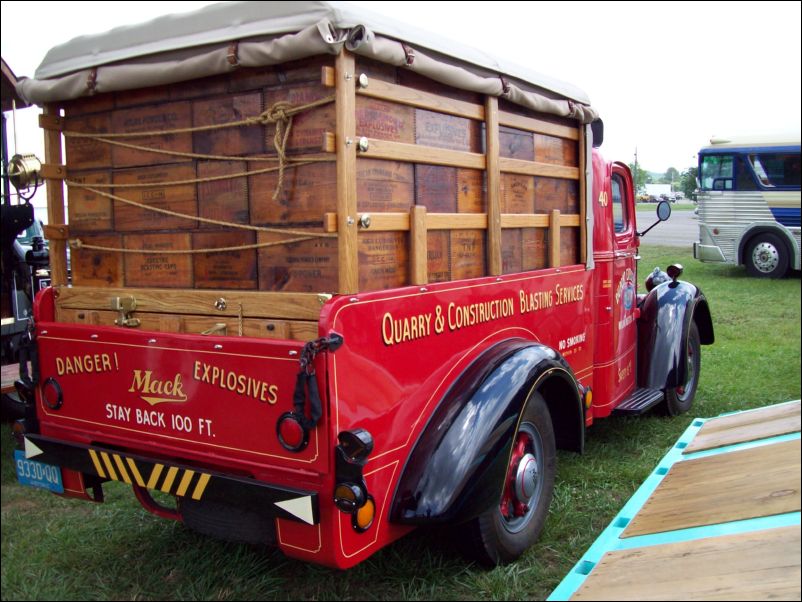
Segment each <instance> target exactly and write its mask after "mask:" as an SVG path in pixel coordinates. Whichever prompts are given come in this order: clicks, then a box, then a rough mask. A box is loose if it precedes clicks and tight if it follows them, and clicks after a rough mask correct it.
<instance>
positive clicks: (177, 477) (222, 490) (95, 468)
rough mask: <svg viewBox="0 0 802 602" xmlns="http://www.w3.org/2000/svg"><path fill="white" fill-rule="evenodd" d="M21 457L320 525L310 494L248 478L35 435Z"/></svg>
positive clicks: (315, 500) (314, 496)
mask: <svg viewBox="0 0 802 602" xmlns="http://www.w3.org/2000/svg"><path fill="white" fill-rule="evenodd" d="M25 454H26V457H27V458H28V459H30V460H35V461H37V462H41V463H43V464H50V465H54V466H60V467H63V468H68V469H70V470H75V471H78V472H81V473H83V474H88V475H94V476H97V477H98V478H100V479H101V480H105V481H108V480H112V481H121V482H125V483H128V484H129V485H132V486H136V487H140V488H144V489H151V490H158V491H162V492H164V493H167V494H171V495H175V496H178V497H186V498H188V499H193V500H208V501H212V502H217V503H220V504H226V503H228V504H232V503H234V504H236V505H237V506H239V507H243V508H246V509H250V510H253V511H254V512H258V513H260V514H262V515H263V516H272V517H275V518H283V519H287V520H291V521H295V522H300V523H304V524H308V525H317V524H318V523H319V522H320V512H319V505H318V494H317V492H315V491H308V490H303V489H291V488H288V487H281V486H277V485H269V484H267V483H262V482H261V481H256V480H254V479H247V478H240V477H233V476H230V475H224V474H220V473H217V472H212V471H202V470H198V469H197V468H195V467H191V466H186V465H181V464H175V463H172V462H170V463H168V462H158V461H155V460H153V459H152V458H144V457H142V456H136V455H129V454H122V453H120V452H119V451H116V450H111V449H107V448H103V447H97V446H91V447H90V446H86V445H79V444H76V443H65V442H63V441H59V440H56V439H51V438H49V437H43V436H41V435H31V434H28V435H26V436H25Z"/></svg>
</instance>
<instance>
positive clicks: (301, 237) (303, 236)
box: [67, 181, 337, 255]
mask: <svg viewBox="0 0 802 602" xmlns="http://www.w3.org/2000/svg"><path fill="white" fill-rule="evenodd" d="M67 183H68V184H69V185H72V186H75V187H77V188H83V189H84V190H86V191H88V192H91V193H93V194H97V195H99V196H102V197H105V198H107V199H110V200H112V201H118V202H120V203H124V204H127V205H132V206H134V207H138V208H140V209H144V210H146V211H153V212H156V213H161V214H163V215H168V216H170V217H179V218H183V219H187V220H192V221H197V222H202V223H205V224H212V225H215V226H224V227H227V228H238V229H240V230H250V231H252V232H270V233H273V234H283V235H293V236H294V238H288V239H284V240H279V241H265V242H259V243H253V244H245V245H236V246H232V247H217V248H203V249H172V250H149V249H123V248H119V247H104V246H100V245H91V244H86V243H85V242H83V241H82V240H81V239H79V238H73V239H70V240H69V241H68V243H69V245H70V248H72V249H75V250H77V251H80V250H81V249H89V250H93V251H102V252H105V253H140V254H151V255H161V254H164V255H191V254H198V253H229V252H236V251H244V250H248V249H259V248H263V247H272V246H278V245H286V244H292V243H296V242H303V241H306V240H312V239H315V238H336V236H337V235H336V234H334V233H327V232H310V231H308V230H294V229H292V228H271V227H268V226H252V225H250V224H238V223H236V222H227V221H223V220H217V219H212V218H209V217H201V216H199V215H187V214H185V213H179V212H177V211H171V210H170V209H162V208H161V207H154V206H153V205H145V204H144V203H139V202H137V201H132V200H131V199H126V198H124V197H121V196H117V195H116V194H111V193H109V192H104V191H103V190H98V189H97V188H94V187H93V186H87V185H85V184H82V183H80V182H72V181H68V182H67Z"/></svg>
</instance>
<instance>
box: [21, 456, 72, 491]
mask: <svg viewBox="0 0 802 602" xmlns="http://www.w3.org/2000/svg"><path fill="white" fill-rule="evenodd" d="M14 465H15V466H16V469H17V480H18V481H19V482H20V484H21V485H27V486H28V487H38V488H39V489H47V490H48V491H52V492H54V493H64V483H62V481H61V469H60V468H59V467H58V466H52V465H50V464H42V463H41V462H37V461H35V460H29V459H27V458H26V457H25V452H24V451H22V450H19V449H17V450H14Z"/></svg>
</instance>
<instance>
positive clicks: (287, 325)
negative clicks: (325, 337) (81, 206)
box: [58, 309, 318, 341]
mask: <svg viewBox="0 0 802 602" xmlns="http://www.w3.org/2000/svg"><path fill="white" fill-rule="evenodd" d="M135 316H136V317H137V318H138V319H139V320H141V324H140V326H139V329H140V330H159V331H161V332H177V333H185V334H201V333H203V332H205V331H207V330H209V329H211V328H214V327H215V326H216V325H217V324H224V325H225V331H223V332H219V333H215V334H221V335H222V334H224V335H227V336H238V335H239V326H240V323H239V318H238V317H234V316H194V315H170V314H161V313H152V312H141V311H137V312H135ZM118 317H119V314H118V313H117V312H114V311H111V310H86V309H60V310H59V312H58V321H59V322H67V323H69V324H89V325H97V326H114V325H115V324H114V320H116V319H117V318H118ZM317 326H318V325H317V322H312V321H305V320H271V319H260V318H245V319H243V320H242V336H245V337H257V338H266V339H293V340H298V341H308V340H310V339H314V338H316V337H317Z"/></svg>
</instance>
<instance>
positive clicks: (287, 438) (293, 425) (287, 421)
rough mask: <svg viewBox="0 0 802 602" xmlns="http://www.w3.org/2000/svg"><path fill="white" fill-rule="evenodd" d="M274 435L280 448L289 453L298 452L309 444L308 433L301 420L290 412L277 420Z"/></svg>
mask: <svg viewBox="0 0 802 602" xmlns="http://www.w3.org/2000/svg"><path fill="white" fill-rule="evenodd" d="M276 434H277V435H278V440H279V443H281V445H282V447H284V449H286V450H289V451H291V452H299V451H301V450H303V449H304V448H305V447H306V445H307V443H309V431H307V430H306V429H305V428H304V426H303V424H301V419H300V418H299V417H298V416H296V415H295V414H292V413H290V412H287V413H285V414H282V415H281V417H280V418H279V419H278V424H276Z"/></svg>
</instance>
